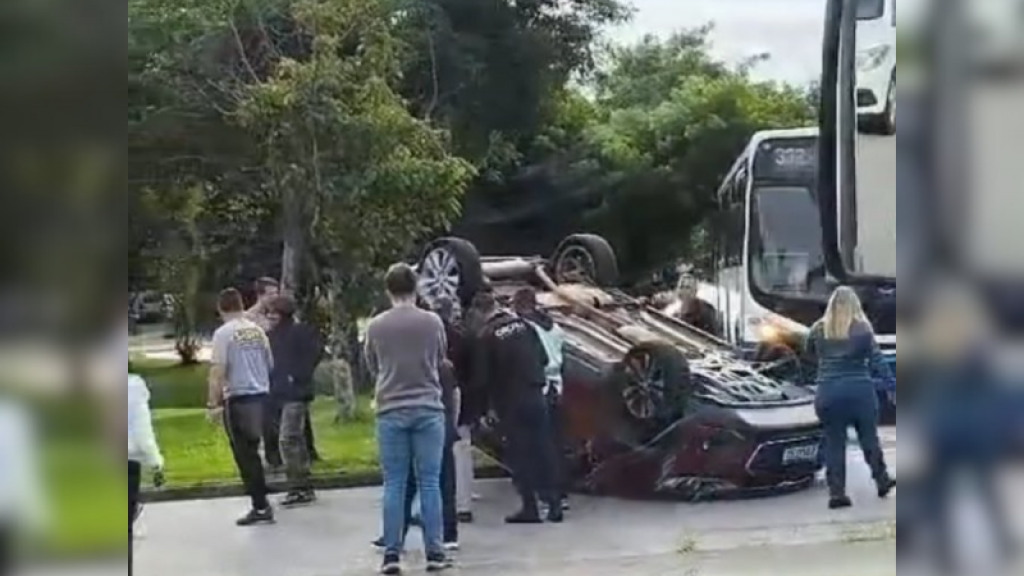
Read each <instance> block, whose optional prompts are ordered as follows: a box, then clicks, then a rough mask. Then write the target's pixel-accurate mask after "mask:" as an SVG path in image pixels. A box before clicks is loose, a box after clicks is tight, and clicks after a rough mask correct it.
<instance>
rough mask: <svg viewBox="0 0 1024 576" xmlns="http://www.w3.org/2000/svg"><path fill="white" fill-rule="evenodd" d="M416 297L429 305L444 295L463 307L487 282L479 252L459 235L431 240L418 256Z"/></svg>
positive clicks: (462, 308)
mask: <svg viewBox="0 0 1024 576" xmlns="http://www.w3.org/2000/svg"><path fill="white" fill-rule="evenodd" d="M418 271H419V275H420V286H419V290H420V298H422V299H423V301H424V303H425V304H427V305H428V306H433V305H434V304H435V303H436V302H437V301H438V300H439V299H440V298H442V297H447V298H451V299H453V300H454V303H455V304H456V305H457V306H459V307H460V309H461V310H465V309H466V308H468V307H469V305H470V303H471V302H472V301H473V298H474V297H475V296H476V295H477V293H478V292H480V290H482V289H483V288H484V287H485V286H486V285H487V279H486V277H485V276H484V270H483V263H482V260H481V258H480V253H479V252H478V251H477V249H476V246H474V245H473V243H472V242H469V241H467V240H463V239H462V238H441V239H439V240H435V241H434V242H431V243H430V244H429V245H427V247H426V248H425V249H424V250H423V256H422V257H421V258H420V262H419V267H418Z"/></svg>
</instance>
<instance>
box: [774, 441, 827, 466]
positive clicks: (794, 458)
mask: <svg viewBox="0 0 1024 576" xmlns="http://www.w3.org/2000/svg"><path fill="white" fill-rule="evenodd" d="M817 461H818V445H817V444H811V445H809V446H794V447H792V448H787V449H786V451H785V452H783V453H782V463H783V464H787V465H788V464H803V463H805V462H817Z"/></svg>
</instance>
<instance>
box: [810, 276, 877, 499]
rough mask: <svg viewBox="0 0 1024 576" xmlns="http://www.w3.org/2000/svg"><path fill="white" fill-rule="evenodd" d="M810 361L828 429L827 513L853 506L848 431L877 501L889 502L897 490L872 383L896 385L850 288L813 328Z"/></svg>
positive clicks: (842, 290) (834, 299)
mask: <svg viewBox="0 0 1024 576" xmlns="http://www.w3.org/2000/svg"><path fill="white" fill-rule="evenodd" d="M807 355H808V357H809V358H813V359H814V360H815V362H816V364H817V369H818V375H817V385H818V394H817V400H816V408H817V411H818V418H819V419H820V420H821V423H822V426H823V427H824V429H825V463H826V467H827V474H826V476H827V479H828V487H829V492H830V496H831V499H830V500H829V508H831V509H833V510H838V509H842V508H849V507H851V506H852V505H853V502H852V501H851V500H850V498H849V496H848V495H847V493H846V440H847V433H848V431H849V429H850V428H853V429H855V430H856V431H857V436H858V438H859V440H860V445H861V449H862V450H863V452H864V457H865V459H866V460H867V463H868V466H870V467H871V473H872V476H873V477H874V479H875V483H876V484H877V487H878V497H879V498H887V497H888V496H889V494H891V493H892V491H893V490H894V489H895V488H896V481H895V480H893V479H892V477H891V476H890V475H889V469H888V467H887V466H886V463H885V455H884V454H883V452H882V446H881V442H880V441H879V437H878V410H879V407H878V396H877V394H876V384H875V379H874V377H875V376H878V375H880V376H882V377H883V378H886V379H888V380H890V381H892V379H893V376H892V372H891V371H890V370H889V367H888V365H887V364H886V363H885V361H884V359H883V357H882V354H881V351H880V349H879V347H878V342H877V341H876V339H875V333H874V329H873V328H872V326H871V323H870V322H869V321H868V319H867V317H866V316H865V315H864V310H863V308H862V307H861V302H860V298H858V296H857V293H856V292H854V291H853V290H851V289H850V288H847V287H841V288H839V289H838V290H836V291H835V293H834V294H833V295H832V299H831V300H830V301H829V304H828V309H827V310H826V312H825V317H824V318H822V319H821V320H820V321H818V323H817V324H815V325H814V326H813V327H812V328H811V333H810V335H809V336H808V339H807Z"/></svg>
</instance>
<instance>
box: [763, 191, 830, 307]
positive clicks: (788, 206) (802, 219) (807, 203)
mask: <svg viewBox="0 0 1024 576" xmlns="http://www.w3.org/2000/svg"><path fill="white" fill-rule="evenodd" d="M753 210H754V219H753V226H752V230H751V232H752V233H751V244H752V245H751V250H750V256H751V269H752V274H753V280H754V283H755V284H756V286H757V287H758V288H760V289H761V290H763V291H765V292H768V293H773V294H786V295H810V294H814V293H817V292H818V291H819V288H822V289H824V283H825V275H824V270H825V257H824V254H823V253H822V233H821V223H820V219H819V218H818V206H817V204H816V203H815V200H814V196H813V195H812V193H811V190H810V189H808V188H804V187H762V188H757V189H756V190H755V192H754V194H753Z"/></svg>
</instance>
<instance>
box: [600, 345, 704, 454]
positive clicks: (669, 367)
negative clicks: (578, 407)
mask: <svg viewBox="0 0 1024 576" xmlns="http://www.w3.org/2000/svg"><path fill="white" fill-rule="evenodd" d="M609 389H610V391H611V393H612V403H613V406H614V409H615V410H616V411H617V412H618V413H619V414H620V415H621V417H622V418H623V419H624V420H625V423H626V425H627V426H628V427H629V428H631V429H632V430H633V431H634V432H636V433H637V434H638V435H639V436H640V440H641V441H644V442H646V441H650V440H652V439H653V438H654V437H656V436H657V435H658V434H660V433H661V432H663V431H664V430H665V428H667V427H668V426H671V425H672V424H674V423H675V422H677V421H678V420H679V419H681V418H683V417H684V416H685V415H686V413H687V410H688V408H689V404H690V400H691V397H692V380H691V373H690V364H689V362H688V361H687V360H686V357H685V356H683V354H682V352H680V351H679V350H678V349H677V348H676V347H674V346H672V345H671V344H668V343H664V342H645V343H642V344H637V345H636V346H634V347H633V348H632V349H631V350H630V351H629V353H627V354H626V356H625V358H623V359H622V361H621V362H620V363H619V364H618V365H617V366H616V368H615V370H614V371H613V374H612V385H611V386H610V387H609Z"/></svg>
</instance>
